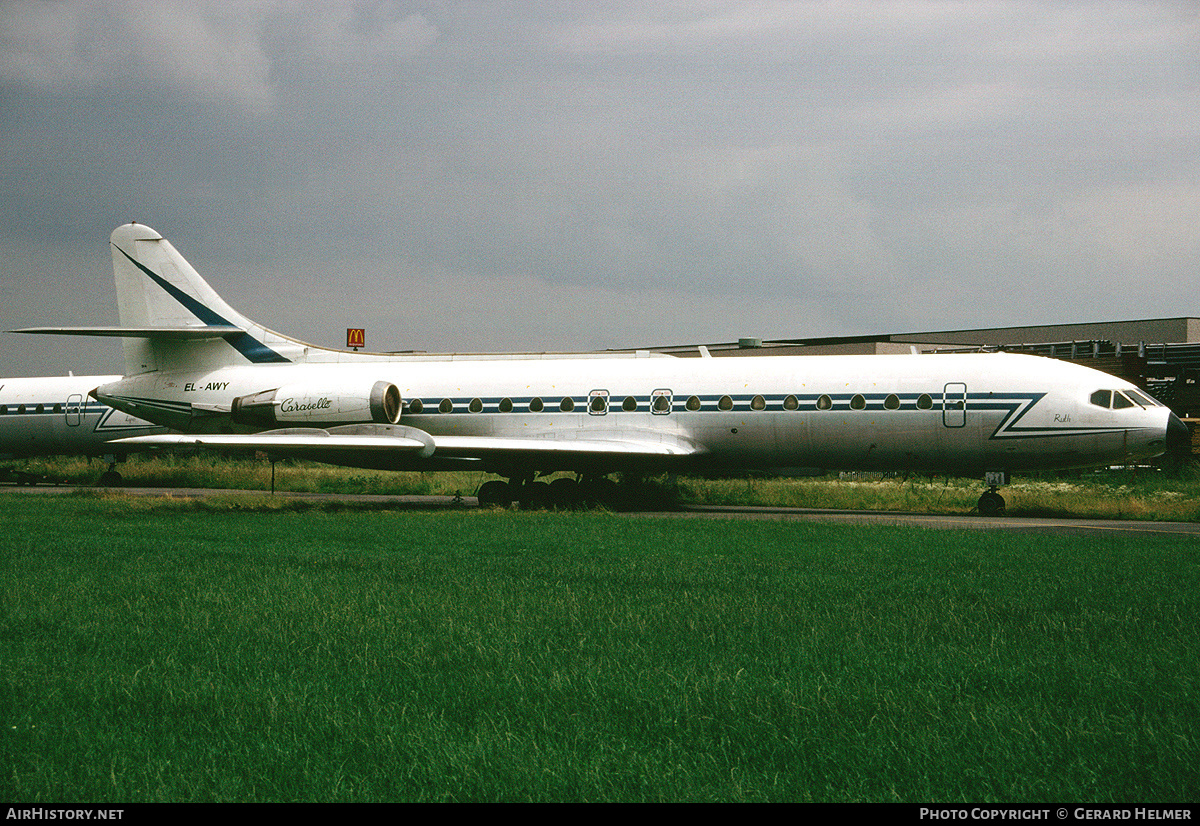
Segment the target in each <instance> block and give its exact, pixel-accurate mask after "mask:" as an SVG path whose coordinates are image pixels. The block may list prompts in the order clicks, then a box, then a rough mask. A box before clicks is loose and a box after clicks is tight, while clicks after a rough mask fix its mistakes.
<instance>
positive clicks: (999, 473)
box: [975, 470, 1009, 516]
mask: <svg viewBox="0 0 1200 826" xmlns="http://www.w3.org/2000/svg"><path fill="white" fill-rule="evenodd" d="M1008 482H1009V477H1008V471H1005V470H994V471H993V470H989V471H988V472H987V473H985V474H984V475H983V483H984V484H985V485H987V486H988V489H987V491H986V492H985V493H984V494H983V495H982V496H980V497H979V502H978V503H977V504H976V505H975V507H976V509H977V510H978V511H979V515H980V516H999V515H1000V514H1002V513H1004V497H1003V496H1001V495H1000V494H999V492H998V488H999V487H1000V486H1001V485H1007V484H1008Z"/></svg>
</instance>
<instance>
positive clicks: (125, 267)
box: [14, 223, 330, 376]
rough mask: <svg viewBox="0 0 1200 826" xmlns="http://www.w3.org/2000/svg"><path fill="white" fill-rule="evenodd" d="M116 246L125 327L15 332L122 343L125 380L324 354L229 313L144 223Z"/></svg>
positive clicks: (131, 227)
mask: <svg viewBox="0 0 1200 826" xmlns="http://www.w3.org/2000/svg"><path fill="white" fill-rule="evenodd" d="M111 245H112V257H113V275H114V277H115V279H116V283H117V302H118V307H119V310H120V320H121V324H120V326H119V327H33V328H27V329H24V330H16V331H14V332H20V333H55V334H62V335H78V336H114V337H119V338H121V339H123V340H124V345H125V375H127V376H137V375H141V374H144V373H152V372H167V371H173V370H210V369H213V370H215V369H218V368H221V367H232V366H241V365H246V364H272V363H274V364H288V363H295V362H303V361H307V360H308V356H309V354H310V353H311V352H313V351H314V350H320V349H321V348H314V347H312V346H311V345H307V344H305V343H304V342H302V341H297V340H296V339H293V338H289V337H287V336H284V335H281V334H279V333H276V332H274V331H272V330H268V329H267V328H266V327H263V326H262V325H260V324H256V323H254V322H253V321H251V320H250V319H248V318H246V317H245V316H244V315H242V314H241V313H239V312H238V311H237V310H235V309H233V308H232V307H230V306H229V305H228V304H226V303H225V301H224V299H222V298H221V296H219V295H217V293H216V291H214V290H213V288H212V287H210V286H209V285H208V283H207V282H206V281H205V280H204V279H203V278H201V277H200V274H199V273H198V272H196V270H195V269H194V268H193V267H192V265H191V264H189V263H188V262H187V259H185V258H184V257H183V256H182V255H180V254H179V251H178V250H176V249H175V247H173V246H171V242H170V241H168V240H167V239H165V238H163V237H162V236H161V235H159V234H158V233H157V232H155V231H154V230H153V229H151V228H150V227H148V226H146V225H145V224H136V223H131V224H125V225H123V226H120V227H117V228H116V229H115V230H114V231H113V234H112V238H111ZM323 352H330V351H323Z"/></svg>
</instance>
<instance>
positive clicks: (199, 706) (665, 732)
mask: <svg viewBox="0 0 1200 826" xmlns="http://www.w3.org/2000/svg"><path fill="white" fill-rule="evenodd" d="M260 501H262V500H261V499H250V498H246V497H242V498H231V499H228V500H220V499H218V500H213V501H205V502H191V501H164V500H155V499H132V498H127V497H123V496H97V495H93V496H54V497H43V496H36V497H35V496H23V495H16V494H11V493H9V494H3V495H0V509H2V511H0V513H2V514H3V516H2V517H0V520H2V522H0V524H2V525H3V535H2V538H0V544H2V552H0V576H2V579H0V581H2V583H3V584H2V587H0V657H2V659H3V663H4V667H3V671H2V674H3V678H2V679H0V714H2V715H3V732H2V737H0V742H2V743H3V746H2V747H0V753H2V755H3V764H2V768H3V777H2V780H0V796H2V797H3V798H5V799H8V800H12V801H20V802H56V803H66V802H81V801H89V802H101V801H103V802H110V801H111V802H128V801H307V800H319V801H350V800H359V801H449V800H454V801H493V800H512V801H517V800H563V801H576V800H580V801H584V800H587V801H708V800H719V801H912V802H927V801H939V802H944V803H949V802H955V801H979V802H986V801H1008V802H1013V801H1023V802H1036V801H1071V800H1077V801H1087V802H1089V803H1102V802H1128V801H1139V802H1155V801H1158V802H1165V801H1194V800H1196V799H1197V798H1200V774H1198V773H1197V771H1196V766H1197V765H1200V742H1198V739H1197V738H1198V733H1197V727H1198V726H1200V672H1198V670H1197V668H1196V663H1197V661H1198V656H1197V655H1198V654H1200V640H1198V637H1197V634H1196V632H1195V629H1196V627H1197V620H1200V610H1198V607H1200V597H1198V596H1197V594H1198V593H1200V589H1198V587H1197V586H1198V585H1200V560H1198V558H1197V550H1198V549H1197V548H1196V547H1195V546H1194V543H1189V541H1188V540H1186V539H1182V538H1176V537H1171V536H1166V535H1139V536H1137V537H1135V538H1130V537H1128V536H1126V535H1115V534H1112V533H1103V534H1097V535H1095V536H1088V537H1083V538H1080V537H1069V538H1056V537H1049V536H1030V535H1026V534H1015V533H1014V534H1009V533H982V532H970V533H956V532H936V531H924V530H919V529H906V528H898V527H879V528H863V527H843V526H833V525H825V524H808V523H779V522H752V521H712V520H679V519H668V520H660V519H644V518H629V517H621V516H614V515H611V514H607V513H568V514H546V513H540V514H539V513H521V512H513V511H498V512H480V511H466V512H446V513H413V512H400V511H387V510H358V509H355V508H353V507H346V506H340V507H338V508H330V509H325V508H321V507H318V508H315V509H312V510H307V511H293V510H290V509H287V508H282V509H281V508H279V507H278V506H277V505H270V504H264V505H261V506H260V505H258V504H255V503H256V502H260Z"/></svg>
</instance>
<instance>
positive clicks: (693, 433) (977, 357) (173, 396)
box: [21, 224, 1187, 513]
mask: <svg viewBox="0 0 1200 826" xmlns="http://www.w3.org/2000/svg"><path fill="white" fill-rule="evenodd" d="M112 256H113V266H114V271H115V275H116V283H117V294H118V300H119V305H120V320H121V325H122V326H120V327H115V328H114V327H92V328H61V327H60V328H37V329H33V330H24V331H21V332H41V333H64V334H75V335H111V336H121V337H123V338H124V339H125V348H126V350H125V352H126V362H127V368H126V370H127V375H126V376H125V377H124V378H122V379H120V380H117V381H111V382H105V383H103V384H101V385H100V386H98V387H97V388H96V390H95V391H93V396H94V397H95V398H96V399H98V400H100V401H101V402H104V403H105V404H108V405H111V406H112V407H114V408H117V409H118V410H123V411H125V412H126V413H128V414H130V415H132V416H138V417H141V418H145V419H147V420H149V421H152V422H155V423H156V424H161V425H163V426H165V427H169V428H171V429H173V430H178V431H182V432H183V433H184V434H185V435H172V434H163V435H153V436H141V437H135V438H130V439H120V440H117V441H116V443H115V444H116V445H120V446H125V447H133V446H146V445H172V446H176V445H193V444H199V445H213V446H222V447H230V446H243V447H247V448H255V449H259V450H265V451H268V452H270V453H273V454H275V455H282V456H302V457H306V458H311V459H317V460H320V461H324V462H329V463H333V464H341V465H349V466H355V467H371V468H394V469H414V468H415V469H430V470H436V469H446V468H463V467H476V468H481V469H484V470H486V471H488V472H491V473H495V474H497V475H499V476H501V477H504V478H505V479H506V480H507V481H501V480H494V481H492V482H488V483H486V484H484V485H483V486H482V487H481V488H480V490H479V498H480V501H481V503H483V504H495V503H504V502H508V501H511V500H513V499H518V500H520V501H522V502H540V501H543V500H544V499H545V498H546V497H552V498H555V499H557V498H558V497H562V499H564V500H571V499H574V498H577V497H579V496H580V495H581V492H582V491H586V490H590V489H597V488H600V487H603V486H602V485H601V480H602V479H603V477H604V476H606V475H607V474H609V473H613V472H617V471H636V472H649V473H655V472H663V471H682V470H708V469H732V468H738V469H750V468H774V467H789V466H790V467H796V466H808V467H822V468H830V469H862V470H902V471H913V472H934V473H960V474H970V475H976V474H978V475H982V476H985V479H986V484H987V485H988V486H989V490H988V491H987V492H986V493H984V494H983V496H981V497H980V500H979V509H980V511H982V512H985V513H994V512H997V511H999V510H1002V509H1003V507H1004V500H1003V498H1001V496H1000V495H999V494H998V493H997V492H996V488H997V486H998V485H1000V484H1004V483H1006V482H1007V478H1008V474H1009V473H1010V472H1012V471H1025V470H1041V469H1050V468H1075V467H1089V466H1096V465H1104V464H1111V463H1125V462H1131V461H1137V460H1140V459H1146V458H1150V457H1153V456H1157V455H1159V454H1161V453H1163V452H1164V451H1165V450H1166V449H1167V447H1168V441H1171V442H1174V441H1175V440H1177V439H1183V438H1185V434H1186V433H1187V430H1186V428H1185V427H1184V425H1183V423H1182V422H1180V421H1179V420H1178V419H1177V418H1176V417H1174V416H1173V415H1172V413H1171V412H1170V410H1168V409H1167V408H1166V407H1164V406H1163V405H1161V404H1160V403H1158V402H1156V401H1155V400H1154V399H1152V398H1150V397H1149V396H1147V395H1146V394H1145V393H1143V392H1141V391H1139V390H1138V389H1137V388H1136V387H1135V386H1133V385H1132V384H1129V383H1128V382H1125V381H1122V380H1120V379H1117V378H1114V377H1112V376H1110V375H1108V374H1106V373H1101V372H1097V371H1095V370H1091V369H1088V368H1084V367H1079V366H1076V365H1072V364H1068V363H1066V362H1062V361H1055V360H1052V359H1047V358H1040V357H1036V356H1022V355H1012V354H1004V353H992V354H969V355H910V356H901V355H895V356H891V355H885V356H790V357H789V356H778V357H760V358H737V359H734V358H674V357H670V356H661V355H651V354H648V353H633V354H628V355H623V354H597V355H590V356H589V355H547V354H527V355H503V356H484V355H469V356H467V355H443V356H427V355H394V354H369V353H350V352H344V351H337V350H329V349H324V348H320V347H316V346H312V345H308V344H305V343H303V342H300V341H297V340H295V339H292V338H288V337H287V336H283V335H280V334H279V333H275V332H273V331H271V330H268V329H266V328H264V327H262V326H261V325H259V324H256V323H255V322H253V321H251V320H249V319H247V318H246V317H244V316H243V315H241V314H240V313H238V312H237V311H236V310H234V309H233V308H232V307H230V306H229V305H228V304H226V303H225V301H223V300H222V299H221V298H220V296H218V295H217V294H216V292H214V291H213V289H212V288H211V287H210V286H209V285H208V284H207V283H206V282H205V281H204V280H203V279H202V278H201V277H200V275H199V274H198V273H197V272H196V271H195V270H194V269H193V268H192V267H191V265H189V264H188V262H187V261H186V260H184V258H183V256H181V255H180V254H179V253H178V252H177V251H176V250H175V248H174V247H173V246H171V244H170V242H169V241H167V240H166V239H164V238H163V237H162V236H161V235H159V234H158V233H157V232H155V231H154V230H153V229H151V228H150V227H147V226H144V225H141V224H126V225H124V226H121V227H118V228H117V229H116V230H115V231H114V232H113V234H112ZM702 355H703V352H702ZM554 471H570V472H574V473H575V474H577V477H578V480H579V482H578V483H576V482H575V481H574V480H567V481H565V482H561V483H557V484H555V485H552V486H547V485H545V484H544V483H539V482H536V481H535V479H537V478H538V477H540V476H543V475H546V474H549V473H551V472H554ZM547 488H551V489H552V490H547Z"/></svg>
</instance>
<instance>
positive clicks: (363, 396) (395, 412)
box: [230, 381, 400, 426]
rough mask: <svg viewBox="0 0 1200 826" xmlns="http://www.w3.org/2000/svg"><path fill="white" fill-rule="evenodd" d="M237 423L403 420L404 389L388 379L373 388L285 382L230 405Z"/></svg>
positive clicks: (342, 422) (326, 422)
mask: <svg viewBox="0 0 1200 826" xmlns="http://www.w3.org/2000/svg"><path fill="white" fill-rule="evenodd" d="M230 418H231V419H232V420H233V421H234V422H235V423H236V424H243V425H253V426H263V425H265V426H270V425H276V424H310V425H315V424H334V423H337V424H350V423H365V422H374V423H376V424H396V423H397V422H399V421H400V390H399V388H397V387H396V385H394V384H391V383H390V382H386V381H377V382H375V384H374V385H372V386H371V387H369V388H368V387H363V386H361V385H358V386H349V385H348V386H342V387H309V386H305V385H285V386H284V387H278V388H276V389H274V390H263V391H262V392H260V393H251V394H250V395H248V396H238V397H237V398H236V399H234V400H233V404H232V405H231V408H230Z"/></svg>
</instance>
